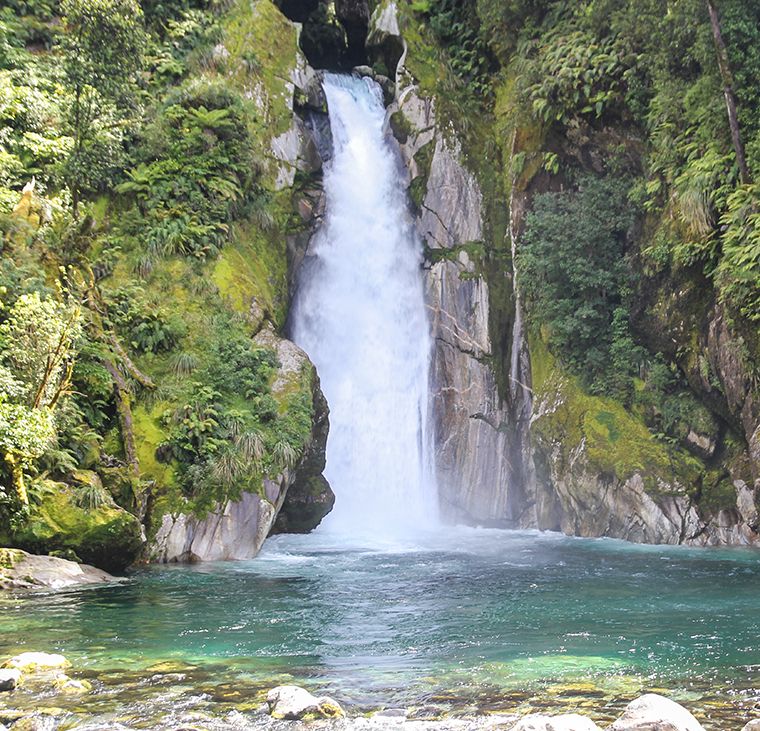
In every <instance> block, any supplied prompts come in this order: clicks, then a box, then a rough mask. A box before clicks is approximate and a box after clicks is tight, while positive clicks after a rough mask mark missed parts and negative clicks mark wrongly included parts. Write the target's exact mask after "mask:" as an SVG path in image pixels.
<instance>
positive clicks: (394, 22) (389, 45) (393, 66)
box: [366, 0, 406, 80]
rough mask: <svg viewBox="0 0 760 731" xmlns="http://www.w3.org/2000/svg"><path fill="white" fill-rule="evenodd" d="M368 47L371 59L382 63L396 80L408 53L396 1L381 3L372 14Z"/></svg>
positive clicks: (387, 0) (389, 0)
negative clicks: (400, 26) (400, 65)
mask: <svg viewBox="0 0 760 731" xmlns="http://www.w3.org/2000/svg"><path fill="white" fill-rule="evenodd" d="M366 47H367V52H368V53H369V55H370V57H371V58H372V59H373V60H375V61H380V62H382V63H383V64H384V65H385V67H386V68H387V69H388V74H389V75H390V76H391V78H392V79H394V80H395V79H396V73H397V70H398V67H399V64H400V63H401V61H402V59H403V57H404V54H405V53H406V42H405V41H404V39H403V38H402V36H401V31H400V29H399V24H398V8H397V7H396V3H395V1H394V0H385V1H384V2H381V3H379V4H378V5H377V7H376V8H375V10H374V12H373V13H372V17H371V18H370V21H369V33H368V34H367V42H366Z"/></svg>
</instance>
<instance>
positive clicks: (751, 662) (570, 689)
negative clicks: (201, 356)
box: [0, 529, 760, 729]
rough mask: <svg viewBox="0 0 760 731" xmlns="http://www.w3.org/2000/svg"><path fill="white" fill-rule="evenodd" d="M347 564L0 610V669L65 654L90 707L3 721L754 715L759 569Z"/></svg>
mask: <svg viewBox="0 0 760 731" xmlns="http://www.w3.org/2000/svg"><path fill="white" fill-rule="evenodd" d="M452 544H453V545H455V546H456V550H449V549H447V547H446V546H448V545H452ZM355 548H356V550H346V549H345V548H343V547H341V546H340V545H338V544H336V543H335V542H333V539H331V538H330V536H329V535H320V534H319V533H317V534H316V535H313V536H309V537H297V536H291V537H285V536H282V537H276V538H274V539H272V540H271V541H269V542H268V544H267V546H266V547H265V551H264V552H263V554H262V556H261V557H260V558H259V559H256V560H255V561H250V562H243V563H231V564H214V565H204V566H200V567H194V566H187V567H160V568H159V567H152V568H148V569H145V570H142V571H140V572H138V573H136V574H135V575H134V576H133V577H131V578H130V580H128V581H126V582H123V583H120V584H117V585H113V586H106V587H98V588H89V589H86V590H76V591H67V592H61V593H48V594H44V593H42V594H37V595H35V597H34V600H33V601H30V600H29V599H19V598H16V597H10V598H8V597H6V598H4V599H3V600H1V601H0V612H2V630H3V631H2V633H0V653H2V654H12V653H15V652H19V651H22V650H46V651H58V652H62V653H64V654H65V655H67V656H68V657H69V658H70V659H71V660H72V662H73V663H74V666H75V668H76V669H77V670H78V671H79V674H80V675H81V676H82V677H86V678H89V679H92V680H93V681H94V682H95V691H94V692H93V693H92V694H90V695H88V696H86V697H78V698H73V699H72V698H66V697H62V696H60V695H51V696H50V697H48V698H40V697H38V696H34V695H32V694H29V695H24V693H23V692H18V693H15V694H14V697H13V699H12V702H13V703H14V704H18V705H19V706H20V707H29V708H31V707H35V706H39V705H47V706H49V707H51V708H52V707H57V708H61V709H63V711H64V712H65V713H67V714H71V717H72V718H74V717H76V718H82V717H84V715H89V714H93V713H94V714H96V715H98V716H101V717H103V718H106V717H109V718H110V717H113V718H117V717H120V716H119V714H120V713H121V716H123V719H122V722H123V723H125V725H133V726H134V724H133V723H132V722H133V721H134V720H135V718H139V719H143V718H150V719H153V721H151V722H152V723H155V724H159V723H164V721H161V720H160V719H161V718H164V717H166V718H169V717H171V718H173V719H176V718H179V716H178V715H177V714H190V713H202V714H209V713H210V714H212V715H215V716H216V717H219V718H221V717H223V716H224V714H229V713H231V712H233V711H241V710H243V711H245V713H246V714H247V713H250V712H251V710H252V709H254V708H255V707H256V706H257V705H258V704H259V703H260V702H261V701H262V699H263V697H264V694H265V692H266V690H267V689H268V688H270V687H271V686H272V685H275V684H279V683H283V682H296V683H299V684H303V685H306V686H307V687H310V688H313V689H314V690H319V691H325V692H328V693H330V694H331V695H334V696H335V697H336V698H338V700H341V701H342V702H344V703H346V704H347V705H349V706H350V707H351V708H352V709H354V710H356V711H361V710H366V709H371V708H378V707H384V706H388V705H393V706H405V707H412V706H423V705H425V704H432V705H434V706H440V707H441V708H443V709H444V710H446V711H447V712H451V713H463V712H468V713H470V712H472V711H473V709H474V710H489V711H503V710H508V711H509V710H512V711H514V710H518V711H522V710H527V709H542V708H543V709H555V710H573V709H575V710H581V712H584V713H588V714H590V715H595V717H596V718H597V719H598V720H600V721H601V720H607V719H608V718H609V717H611V716H614V714H615V713H617V712H618V711H619V709H620V708H622V706H624V705H625V703H626V702H627V701H628V700H630V699H631V698H633V697H635V696H636V695H638V694H640V693H641V692H644V691H647V690H653V689H658V688H659V689H662V691H663V692H667V693H668V694H669V695H670V696H671V697H674V698H675V699H676V700H679V699H681V700H683V701H684V702H686V703H687V705H688V706H689V707H690V708H692V709H693V710H697V711H698V712H700V713H701V714H702V716H703V718H704V720H705V723H706V726H707V727H712V728H716V729H717V728H720V727H721V723H722V724H723V728H726V727H728V728H731V727H740V722H741V721H743V720H746V719H747V717H748V716H749V714H750V712H751V709H752V707H753V705H755V704H758V703H760V683H758V675H759V670H760V647H759V646H758V642H757V637H758V636H760V593H759V592H757V590H756V588H757V586H758V585H759V583H758V580H759V579H760V554H758V553H755V552H750V551H741V550H737V551H732V550H726V549H720V550H717V551H712V550H709V549H699V550H693V549H683V548H673V547H664V548H660V547H639V546H629V545H627V544H622V543H620V542H615V541H609V540H599V541H581V540H576V539H568V538H564V537H561V536H555V535H544V534H538V533H525V532H520V533H502V532H498V531H465V530H460V529H449V530H447V531H446V532H443V533H441V534H428V535H426V536H424V537H423V538H421V539H420V541H419V542H418V544H417V545H406V544H399V545H391V546H389V545H379V546H365V547H355ZM663 559H666V560H663ZM2 702H4V703H8V702H11V700H10V699H5V700H3V701H2ZM119 709H121V710H119ZM83 714H84V715H83ZM109 714H110V715H109ZM167 714H169V715H167ZM171 714H173V715H171ZM127 721H129V723H128V722H127ZM141 722H142V721H141ZM172 723H174V725H175V726H176V725H177V723H176V722H174V721H173V722H172ZM167 724H168V722H167ZM157 727H163V726H160V725H159V726H157ZM166 727H167V728H168V727H169V725H166Z"/></svg>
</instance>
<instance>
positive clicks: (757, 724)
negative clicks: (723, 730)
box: [742, 718, 760, 731]
mask: <svg viewBox="0 0 760 731" xmlns="http://www.w3.org/2000/svg"><path fill="white" fill-rule="evenodd" d="M742 731H760V718H755V719H754V720H752V721H750V722H749V723H747V724H745V725H744V728H743V729H742Z"/></svg>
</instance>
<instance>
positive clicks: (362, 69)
mask: <svg viewBox="0 0 760 731" xmlns="http://www.w3.org/2000/svg"><path fill="white" fill-rule="evenodd" d="M351 71H352V72H353V73H355V74H356V75H357V76H369V78H370V79H374V78H375V71H374V69H373V68H372V66H354V68H352V69H351Z"/></svg>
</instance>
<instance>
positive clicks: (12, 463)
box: [5, 452, 29, 507]
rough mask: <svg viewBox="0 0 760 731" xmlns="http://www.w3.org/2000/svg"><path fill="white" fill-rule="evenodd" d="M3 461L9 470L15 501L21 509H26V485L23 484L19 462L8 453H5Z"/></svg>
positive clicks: (27, 503) (27, 501) (27, 499)
mask: <svg viewBox="0 0 760 731" xmlns="http://www.w3.org/2000/svg"><path fill="white" fill-rule="evenodd" d="M5 461H6V463H7V464H8V466H9V467H10V468H11V477H12V480H13V490H14V491H15V493H16V499H17V500H18V502H19V504H20V505H21V506H22V507H26V506H27V505H29V496H28V495H27V494H26V485H25V484H24V470H23V469H22V467H21V465H20V464H19V461H18V460H17V459H16V458H15V457H14V456H13V455H12V454H11V453H10V452H8V453H6V455H5Z"/></svg>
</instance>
